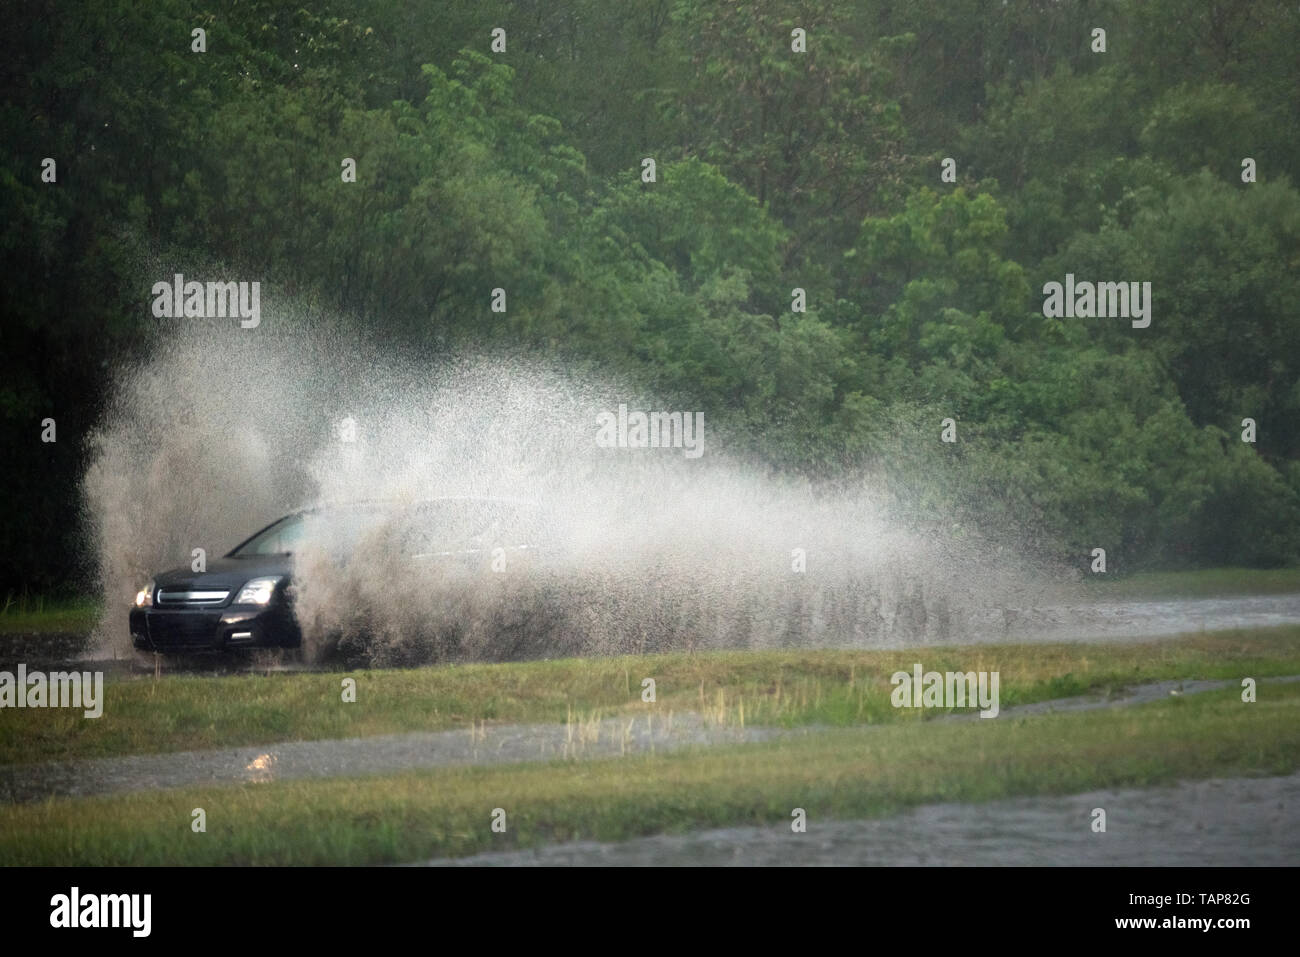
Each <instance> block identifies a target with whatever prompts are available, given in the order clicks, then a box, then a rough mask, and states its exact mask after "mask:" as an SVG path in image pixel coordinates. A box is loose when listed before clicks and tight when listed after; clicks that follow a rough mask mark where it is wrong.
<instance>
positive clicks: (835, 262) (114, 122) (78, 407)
mask: <svg viewBox="0 0 1300 957" xmlns="http://www.w3.org/2000/svg"><path fill="white" fill-rule="evenodd" d="M196 27H201V28H203V29H204V30H206V37H207V52H206V53H194V52H192V51H191V31H192V30H193V29H194V28H196ZM494 27H501V28H503V29H504V30H505V31H506V36H507V50H506V52H504V53H494V52H492V50H491V49H490V40H491V36H490V34H491V31H492V29H493V28H494ZM795 27H800V28H803V29H805V30H806V31H807V52H806V53H795V52H792V50H791V31H792V29H794V28H795ZM1096 27H1101V28H1104V29H1105V31H1106V45H1107V49H1106V51H1105V52H1104V53H1099V52H1094V51H1093V48H1092V47H1093V40H1092V31H1093V29H1094V28H1096ZM1297 49H1300V8H1297V6H1296V5H1295V4H1294V3H1292V2H1283V0H1258V2H1241V0H1148V2H1119V0H1097V2H1087V0H1008V2H1003V3H1001V4H989V3H985V2H982V0H802V2H779V0H772V2H766V0H765V2H762V3H738V2H733V0H642V2H613V0H447V2H442V3H436V4H416V3H409V2H401V3H389V2H379V0H352V2H348V3H340V2H334V0H325V2H321V3H316V4H312V10H311V11H310V12H309V11H308V10H305V9H297V8H295V6H294V5H292V4H290V5H285V4H280V3H277V2H274V0H251V2H236V0H231V2H229V3H226V4H221V5H217V6H216V7H215V8H212V7H209V6H207V5H203V4H194V3H191V2H186V0H153V2H149V3H139V2H132V0H102V2H94V3H91V2H85V0H76V2H69V3H58V4H56V3H54V2H52V0H44V2H35V3H31V4H26V5H24V8H23V9H22V11H21V12H18V11H11V16H10V18H9V19H8V20H7V22H6V25H5V27H4V29H3V30H2V31H0V71H3V81H2V82H3V90H2V95H3V104H2V106H0V216H2V217H3V220H4V223H5V229H4V232H3V237H2V238H0V244H2V248H0V257H2V259H3V264H4V270H5V282H4V284H3V287H2V288H0V317H2V318H3V340H2V341H3V356H0V435H2V436H3V441H4V450H5V454H4V456H2V457H0V484H2V486H3V488H4V490H5V493H6V496H7V498H8V500H9V501H8V503H7V508H6V509H5V510H4V520H3V526H2V528H0V586H3V587H22V586H30V587H34V588H39V589H49V588H52V587H57V586H60V585H62V584H65V583H67V582H68V581H70V580H72V579H73V578H74V576H75V575H76V574H77V573H78V572H80V571H84V568H83V567H82V566H81V564H80V560H79V559H78V555H77V551H76V549H75V539H74V537H73V535H74V529H73V526H72V525H71V523H70V521H69V519H70V517H71V516H73V515H74V514H75V510H76V502H77V480H78V476H79V473H80V469H81V467H82V464H83V463H82V458H83V456H84V455H85V454H86V449H85V447H84V445H83V444H82V442H81V441H80V439H79V437H81V436H84V435H85V434H86V432H87V430H88V429H90V428H91V427H92V426H93V424H94V422H95V420H96V416H97V415H99V414H100V413H101V411H102V409H101V407H100V404H101V403H102V401H103V385H104V370H105V368H107V367H108V366H109V365H110V364H112V363H114V362H118V361H121V360H122V359H123V358H124V357H130V356H133V355H138V354H140V353H141V352H143V351H144V350H147V349H148V344H149V341H150V339H151V338H152V337H153V336H154V335H155V334H156V332H157V328H158V322H159V320H157V319H155V318H153V316H152V315H151V314H150V311H149V308H148V301H149V300H148V286H149V284H150V283H151V282H152V281H153V280H154V279H156V278H158V277H159V276H163V275H169V273H170V269H171V268H172V267H173V266H175V265H180V264H193V263H199V264H220V265H222V266H230V267H233V268H232V270H231V271H233V272H238V271H239V267H243V269H244V272H242V273H240V275H246V274H249V273H248V270H249V269H252V270H255V277H256V278H260V279H261V280H262V281H263V282H264V283H269V284H273V285H274V287H275V288H277V289H279V290H282V291H284V292H285V293H286V294H287V295H291V296H294V297H296V298H297V299H298V300H299V301H301V302H302V303H304V304H306V307H307V308H309V309H316V310H319V311H320V312H321V313H328V314H330V315H339V316H344V317H346V321H347V322H350V323H353V324H355V325H356V327H357V328H358V329H359V330H363V331H364V334H366V335H368V336H374V337H385V338H388V339H392V340H393V341H394V342H401V343H403V344H404V345H406V346H407V347H409V348H411V349H413V350H416V351H417V352H418V351H424V352H426V353H428V354H431V355H432V354H435V353H437V352H439V351H441V350H445V349H447V348H451V347H468V348H471V349H482V348H495V347H498V346H501V345H504V344H510V345H512V346H518V345H519V344H523V345H525V346H527V347H528V348H529V349H532V350H535V351H540V352H543V353H547V354H550V355H552V356H556V357H559V358H563V359H565V360H566V361H574V362H588V363H592V364H593V365H595V366H598V367H601V368H604V369H607V370H609V371H611V372H612V373H613V374H616V375H618V376H620V377H623V378H624V379H626V380H628V381H632V382H637V383H639V384H640V385H641V386H644V387H645V388H647V389H650V390H653V391H654V392H656V393H657V394H659V395H662V396H666V397H669V398H670V399H671V401H672V403H673V406H674V407H676V408H699V409H705V410H708V414H709V415H710V416H711V417H712V418H713V419H714V420H715V421H718V420H722V421H725V423H726V424H727V425H728V426H730V427H731V429H732V434H733V435H734V436H737V437H738V438H739V439H742V440H745V441H748V442H750V443H751V445H752V447H751V448H749V449H748V450H747V451H748V453H749V454H752V455H753V456H756V457H757V458H759V459H761V460H763V461H766V462H768V463H769V464H770V465H771V466H772V467H774V468H779V469H783V470H796V471H801V472H805V473H808V474H810V475H813V476H817V477H828V476H835V475H839V474H845V470H853V469H858V468H862V467H869V468H875V469H881V470H885V471H891V470H892V471H894V472H896V473H897V474H898V475H902V476H909V477H913V478H914V480H915V482H916V484H917V485H918V488H917V491H918V493H920V494H919V495H918V501H920V502H923V503H928V504H927V505H926V507H928V508H932V509H935V510H939V509H943V510H948V511H953V512H956V511H960V512H962V513H963V514H969V516H970V518H971V519H972V520H976V521H981V522H987V523H1000V524H1004V523H1014V524H1016V525H1018V526H1021V527H1024V528H1027V529H1031V530H1033V531H1034V533H1035V536H1034V537H1035V540H1036V541H1037V542H1038V544H1039V545H1041V546H1042V547H1043V548H1044V549H1045V550H1046V551H1048V552H1050V553H1053V554H1057V555H1062V556H1067V555H1068V556H1076V557H1078V556H1082V555H1084V554H1085V552H1086V548H1087V547H1091V545H1094V544H1097V543H1107V544H1108V545H1109V546H1110V549H1111V553H1112V555H1114V556H1118V557H1119V560H1120V563H1121V564H1123V565H1126V566H1127V567H1130V568H1131V567H1136V566H1138V565H1142V564H1164V565H1170V564H1221V563H1246V564H1277V563H1286V562H1294V561H1296V560H1298V559H1300V306H1298V305H1297V303H1300V271H1298V270H1297V266H1298V265H1300V193H1297V190H1296V187H1295V186H1294V185H1293V184H1295V183H1296V182H1300V99H1298V98H1297V97H1296V91H1297V90H1300V57H1297V56H1296V50H1297ZM44 157H54V158H56V159H57V161H58V181H57V184H46V183H43V182H42V181H41V178H40V174H41V161H42V159H43V158H44ZM343 157H354V158H355V159H356V161H357V170H358V182H357V184H355V185H350V184H344V183H342V182H341V179H340V161H341V159H342V158H343ZM645 157H653V158H654V159H655V160H656V163H657V181H656V182H655V183H653V184H650V183H644V182H642V178H641V164H642V160H643V158H645ZM945 157H952V158H953V159H954V160H955V161H956V182H953V183H950V182H944V181H942V180H941V178H940V170H941V161H942V160H943V159H944V158H945ZM1245 157H1251V158H1253V159H1254V160H1255V162H1256V164H1257V168H1258V182H1254V183H1244V182H1243V181H1242V175H1241V173H1242V160H1243V158H1245ZM1066 273H1074V274H1075V275H1077V276H1078V277H1080V278H1081V279H1092V280H1116V281H1119V280H1124V281H1128V280H1144V281H1150V282H1151V284H1152V289H1153V321H1152V324H1151V326H1150V327H1149V328H1147V329H1134V328H1131V326H1130V324H1129V323H1128V322H1127V321H1125V320H1120V319H1047V318H1044V316H1043V313H1042V301H1043V300H1042V294H1041V290H1042V286H1043V284H1044V283H1045V282H1048V281H1060V280H1062V278H1063V276H1064V275H1065V274H1066ZM498 286H499V287H504V288H507V289H508V290H509V311H508V313H506V314H504V315H502V314H494V313H492V312H491V311H490V310H489V308H488V305H489V291H490V290H491V289H492V288H494V287H498ZM795 287H801V288H804V289H806V290H807V297H808V309H807V312H806V313H793V312H792V311H791V290H792V289H793V288H795ZM46 416H53V417H55V418H56V419H57V421H58V428H59V441H58V442H57V443H54V444H42V443H40V442H39V434H40V424H39V423H40V421H41V420H42V419H43V418H44V417H46ZM945 417H952V418H954V419H955V420H956V421H957V423H958V430H959V431H958V435H959V441H958V442H957V443H956V444H955V445H941V443H939V441H938V439H939V432H940V424H939V423H940V421H941V419H943V418H945ZM1246 417H1249V418H1252V419H1254V420H1255V421H1256V422H1257V423H1258V439H1257V441H1256V442H1255V443H1253V444H1252V443H1246V442H1243V441H1241V430H1242V427H1241V420H1242V419H1243V418H1246ZM927 483H928V484H927ZM64 529H66V530H67V531H62V530H64Z"/></svg>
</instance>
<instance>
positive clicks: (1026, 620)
mask: <svg viewBox="0 0 1300 957" xmlns="http://www.w3.org/2000/svg"><path fill="white" fill-rule="evenodd" d="M1294 624H1300V593H1296V594H1284V595H1246V596H1238V597H1229V598H1180V599H1170V600H1166V601H1127V602H1080V603H1078V604H1072V605H1053V606H1042V607H1029V608H1008V609H1001V610H999V611H996V612H988V613H985V614H982V615H979V616H976V617H975V619H974V620H973V621H972V622H971V625H970V627H969V628H968V629H966V630H964V631H963V632H961V633H960V634H947V635H942V634H941V635H936V634H933V633H929V632H927V633H926V634H925V637H924V638H912V639H906V640H904V639H902V638H894V639H891V640H885V641H881V642H878V643H873V644H872V645H870V646H869V647H872V648H882V649H889V648H907V647H925V646H935V645H942V646H945V647H951V646H960V645H971V644H996V643H1009V642H1068V641H1096V642H1103V641H1143V640H1155V639H1159V638H1167V637H1169V636H1171V635H1178V634H1186V633H1190V632H1209V631H1224V630H1228V629H1233V628H1264V627H1270V626H1274V625H1294ZM87 645H88V639H87V638H86V636H84V635H64V634H58V635H0V669H10V670H12V669H13V668H15V667H16V666H17V665H18V664H19V663H20V662H21V663H25V664H26V665H27V667H28V669H39V668H46V669H49V668H52V667H55V666H67V665H69V664H75V665H79V666H81V667H82V668H90V669H93V670H99V671H104V672H106V673H109V674H121V675H130V674H152V673H153V672H154V669H155V667H158V668H160V671H161V674H163V675H168V674H217V675H220V674H237V673H247V672H265V671H301V670H339V669H341V668H342V665H325V666H320V667H314V666H310V665H303V664H301V663H299V662H296V661H294V660H292V657H291V656H289V655H286V654H283V653H276V652H244V653H241V654H239V655H196V656H191V657H185V658H181V657H167V658H164V659H162V660H161V661H155V659H154V657H153V656H152V655H143V654H142V655H137V656H135V657H131V658H107V657H95V656H93V654H92V653H91V649H89V648H88V647H87ZM827 647H858V646H836V645H834V644H830V645H827Z"/></svg>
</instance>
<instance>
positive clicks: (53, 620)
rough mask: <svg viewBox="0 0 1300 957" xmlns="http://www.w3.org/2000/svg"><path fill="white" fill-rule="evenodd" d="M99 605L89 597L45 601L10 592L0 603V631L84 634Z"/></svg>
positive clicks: (92, 625) (87, 630)
mask: <svg viewBox="0 0 1300 957" xmlns="http://www.w3.org/2000/svg"><path fill="white" fill-rule="evenodd" d="M100 607H101V606H100V604H99V602H98V601H96V600H94V599H91V598H64V599H48V600H47V599H46V598H44V597H43V596H40V595H37V596H30V595H26V594H22V595H15V594H14V593H13V592H10V593H9V594H8V595H7V596H5V598H4V600H3V601H2V602H0V634H3V635H15V634H21V635H28V634H87V633H89V632H90V630H91V629H92V628H94V627H95V622H97V621H98V620H99V612H100ZM123 617H125V613H123Z"/></svg>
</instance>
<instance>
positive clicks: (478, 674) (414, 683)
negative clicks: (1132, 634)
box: [0, 626, 1300, 764]
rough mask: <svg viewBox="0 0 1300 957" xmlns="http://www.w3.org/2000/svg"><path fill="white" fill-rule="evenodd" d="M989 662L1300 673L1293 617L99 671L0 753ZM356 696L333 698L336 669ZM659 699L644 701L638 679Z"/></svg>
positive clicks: (536, 714) (355, 725) (831, 706)
mask: <svg viewBox="0 0 1300 957" xmlns="http://www.w3.org/2000/svg"><path fill="white" fill-rule="evenodd" d="M916 662H920V663H921V664H922V665H923V666H924V668H925V669H926V670H935V671H963V672H965V671H998V672H1000V673H1001V689H1000V690H1001V704H1002V706H1003V707H1011V706H1012V705H1016V704H1026V703H1030V702H1033V701H1044V700H1049V699H1052V698H1060V697H1066V696H1070V695H1076V694H1084V693H1088V692H1105V691H1110V690H1117V689H1119V688H1121V687H1124V686H1129V685H1133V684H1137V683H1141V682H1144V681H1154V680H1161V679H1191V678H1227V679H1234V680H1236V679H1239V678H1241V677H1242V676H1245V675H1249V676H1252V677H1255V678H1259V677H1266V676H1275V675H1285V674H1300V626H1283V627H1279V628H1270V629H1255V630H1245V631H1224V632H1211V633H1203V634H1191V635H1186V636H1181V637H1178V638H1173V639H1168V640H1163V641H1158V642H1145V643H1140V644H1117V645H1098V644H1053V645H1011V646H972V647H964V648H934V649H913V650H909V651H826V650H806V651H731V652H717V653H708V654H686V653H680V654H670V655H654V656H646V657H627V658H609V659H568V660H560V661H543V662H524V663H517V664H500V665H469V666H448V667H437V668H421V669H413V670H406V671H366V672H359V673H357V674H355V675H348V676H345V675H342V674H337V673H328V674H327V673H307V674H303V673H272V674H269V675H238V676H223V677H208V676H180V677H167V676H164V677H163V678H162V679H161V680H155V679H154V678H152V677H151V676H150V677H137V678H121V679H110V680H108V681H107V682H106V684H105V689H104V696H105V703H104V715H103V717H101V718H99V719H93V720H92V719H86V718H83V717H82V715H81V712H80V711H76V710H73V709H67V708H47V709H31V710H28V709H22V710H11V709H5V710H4V711H0V763H3V764H17V763H32V762H39V761H47V760H55V759H70V758H85V757H101V756H109V755H123V754H136V753H146V752H153V753H157V752H166V751H180V750H191V749H201V748H212V747H225V746H235V745H254V744H268V743H273V742H277V741H286V740H320V739H326V738H339V737H366V736H370V735H376V734H387V733H399V732H406V731H434V730H444V729H449V728H459V727H468V726H469V725H470V723H471V722H475V721H499V722H564V721H566V720H568V719H569V718H570V717H571V716H573V715H575V714H576V715H578V716H580V717H583V718H585V719H590V718H592V717H594V716H596V715H613V714H619V713H626V712H638V713H639V712H642V711H644V710H646V709H648V708H651V707H653V708H655V709H656V710H660V711H667V710H676V711H684V710H695V711H702V712H705V713H707V714H710V715H712V716H714V717H716V718H717V719H719V720H724V721H743V722H748V723H750V724H774V725H783V726H795V725H806V724H820V725H832V726H851V725H856V724H880V723H891V722H898V721H905V720H909V719H911V718H915V717H916V716H917V715H918V714H924V715H925V716H927V717H929V716H933V715H935V714H938V713H941V712H940V711H939V710H938V709H935V710H933V711H932V710H928V709H927V710H926V711H925V712H918V711H907V710H902V709H895V708H893V707H892V706H891V705H890V701H889V695H890V692H891V691H892V686H891V685H890V683H889V677H890V675H892V674H893V673H894V672H895V671H899V670H904V671H910V670H911V669H912V666H913V664H914V663H916ZM344 677H351V678H354V679H355V681H356V686H357V691H356V701H355V702H354V703H344V702H343V700H342V679H343V678H344ZM644 678H653V679H654V680H655V690H656V702H655V704H653V705H649V704H645V703H643V702H642V701H641V688H642V679H644Z"/></svg>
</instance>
